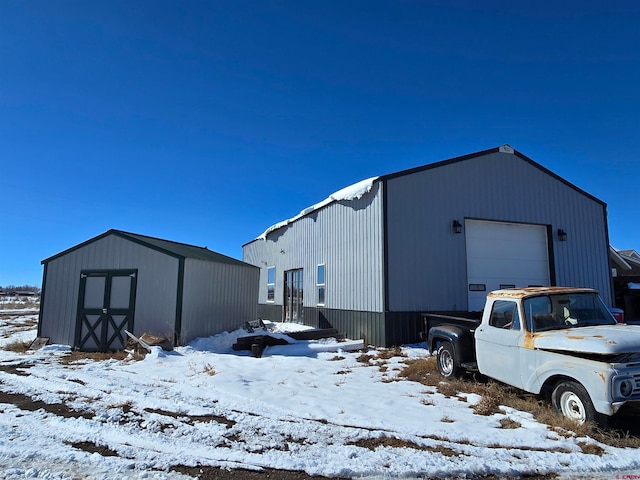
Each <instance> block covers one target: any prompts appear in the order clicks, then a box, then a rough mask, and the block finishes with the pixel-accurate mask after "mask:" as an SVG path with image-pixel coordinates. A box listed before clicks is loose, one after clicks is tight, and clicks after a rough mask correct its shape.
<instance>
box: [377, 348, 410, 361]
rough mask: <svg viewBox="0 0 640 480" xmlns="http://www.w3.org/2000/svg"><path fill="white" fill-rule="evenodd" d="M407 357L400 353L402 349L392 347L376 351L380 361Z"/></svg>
mask: <svg viewBox="0 0 640 480" xmlns="http://www.w3.org/2000/svg"><path fill="white" fill-rule="evenodd" d="M406 356H407V355H406V354H405V353H403V352H402V348H400V347H393V348H383V349H380V350H378V358H379V359H380V360H389V359H390V358H393V357H406Z"/></svg>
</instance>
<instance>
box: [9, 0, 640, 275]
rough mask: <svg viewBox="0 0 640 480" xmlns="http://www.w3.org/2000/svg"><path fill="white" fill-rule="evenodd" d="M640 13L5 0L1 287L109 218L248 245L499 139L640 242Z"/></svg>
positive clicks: (229, 250) (211, 244)
mask: <svg viewBox="0 0 640 480" xmlns="http://www.w3.org/2000/svg"><path fill="white" fill-rule="evenodd" d="M476 4H477V5H476ZM638 25H640V4H639V3H638V2H636V1H616V2H601V1H598V2H592V1H588V0H584V1H579V2H573V1H568V2H563V1H555V2H546V1H538V2H514V1H505V2H495V1H485V2H476V1H469V2H467V1H422V2H418V1H397V2H391V1H387V2H382V1H376V0H362V1H331V0H323V1H308V2H307V1H302V2H301V1H272V2H269V1H258V0H256V1H244V0H230V1H225V0H219V1H218V0H216V1H209V2H204V1H175V2H166V1H137V2H130V1H118V0H113V1H99V0H92V1H89V2H86V1H67V0H59V1H55V2H53V1H48V0H46V1H29V0H15V1H14V0H1V1H0V195H1V196H2V204H3V206H2V210H1V211H2V214H1V216H0V218H2V222H1V224H0V285H6V284H32V285H40V283H41V280H42V266H41V264H40V262H41V260H43V259H44V258H47V257H49V256H51V255H54V254H56V253H58V252H60V251H62V250H65V249H66V248H69V247H72V246H74V245H76V244H78V243H81V242H83V241H85V240H87V239H89V238H91V237H93V236H96V235H99V234H101V233H103V232H105V231H106V230H108V229H110V228H116V229H121V230H126V231H131V232H135V233H140V234H144V235H151V236H156V237H161V238H166V239H169V240H175V241H180V242H185V243H190V244H194V245H200V246H208V248H209V249H211V250H215V251H218V252H220V253H223V254H227V255H230V256H232V257H235V258H241V255H242V249H241V247H242V244H244V243H246V242H248V241H250V240H252V239H253V238H255V237H257V236H258V235H260V234H261V233H262V232H263V231H264V230H265V229H266V228H267V227H269V226H270V225H272V224H274V223H276V222H278V221H280V220H283V219H285V218H288V217H291V216H294V215H296V214H297V213H298V212H299V211H300V210H302V209H303V208H305V207H307V206H309V205H312V204H314V203H316V202H318V201H320V200H323V199H324V198H326V197H327V196H328V195H329V194H330V193H332V192H334V191H336V190H339V189H341V188H343V187H345V186H347V185H350V184H352V183H355V182H357V181H359V180H362V179H364V178H368V177H371V176H375V175H382V174H386V173H391V172H395V171H398V170H402V169H405V168H410V167H415V166H418V165H424V164H427V163H432V162H435V161H439V160H444V159H448V158H452V157H456V156H459V155H465V154H468V153H473V152H477V151H480V150H484V149H487V148H492V147H496V146H499V145H502V144H505V143H506V144H510V145H511V146H513V147H514V148H516V149H517V150H519V151H520V152H522V153H524V154H525V155H527V156H529V157H530V158H532V159H533V160H535V161H537V162H538V163H540V164H542V165H543V166H545V167H547V168H549V169H550V170H552V171H553V172H555V173H557V174H558V175H560V176H562V177H564V178H566V179H567V180H568V181H570V182H572V183H574V184H575V185H577V186H578V187H580V188H582V189H584V190H586V191H587V192H589V193H590V194H592V195H595V196H596V197H598V198H600V199H601V200H603V201H604V202H606V203H607V204H608V212H609V233H610V239H611V244H612V245H613V246H615V247H617V248H637V249H640V222H639V221H638V220H639V216H638V203H639V202H638V193H637V192H638V180H639V179H640V158H639V154H640V135H639V130H640V93H639V91H640V87H639V86H640V28H638Z"/></svg>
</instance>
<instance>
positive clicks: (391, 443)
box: [351, 437, 460, 457]
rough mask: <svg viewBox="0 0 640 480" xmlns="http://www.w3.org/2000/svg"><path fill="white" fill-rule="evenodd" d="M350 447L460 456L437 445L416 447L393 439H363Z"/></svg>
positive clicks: (414, 444) (404, 441)
mask: <svg viewBox="0 0 640 480" xmlns="http://www.w3.org/2000/svg"><path fill="white" fill-rule="evenodd" d="M351 445H355V446H356V447H361V448H368V449H369V450H375V449H376V448H378V447H392V448H412V449H414V450H421V451H427V452H436V453H440V454H442V455H444V456H445V457H454V456H457V455H460V453H459V452H456V451H455V450H453V449H451V448H449V447H445V446H442V445H437V446H435V447H432V446H425V445H418V444H417V443H414V442H409V441H407V440H402V439H399V438H394V437H380V438H364V439H362V440H358V441H357V442H355V443H352V444H351Z"/></svg>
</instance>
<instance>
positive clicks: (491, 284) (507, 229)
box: [465, 220, 550, 311]
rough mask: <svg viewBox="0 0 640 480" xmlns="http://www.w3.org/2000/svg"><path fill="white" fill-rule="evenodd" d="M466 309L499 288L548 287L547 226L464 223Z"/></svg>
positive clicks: (475, 306)
mask: <svg viewBox="0 0 640 480" xmlns="http://www.w3.org/2000/svg"><path fill="white" fill-rule="evenodd" d="M465 240H466V247H467V290H468V301H469V306H468V308H469V310H470V311H477V310H481V309H482V308H483V306H484V303H485V297H486V295H487V293H488V292H490V291H492V290H497V289H499V288H509V287H529V286H548V285H549V283H550V276H549V247H548V243H547V227H546V226H544V225H529V224H518V223H502V222H488V221H480V220H465Z"/></svg>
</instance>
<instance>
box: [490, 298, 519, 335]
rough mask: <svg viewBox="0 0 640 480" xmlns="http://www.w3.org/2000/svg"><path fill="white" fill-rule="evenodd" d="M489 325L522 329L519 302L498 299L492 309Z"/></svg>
mask: <svg viewBox="0 0 640 480" xmlns="http://www.w3.org/2000/svg"><path fill="white" fill-rule="evenodd" d="M489 325H492V326H494V327H497V328H504V329H505V330H509V329H511V330H520V315H519V314H518V304H517V303H516V302H509V301H506V300H496V301H495V302H494V303H493V307H492V309H491V318H490V319H489Z"/></svg>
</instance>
